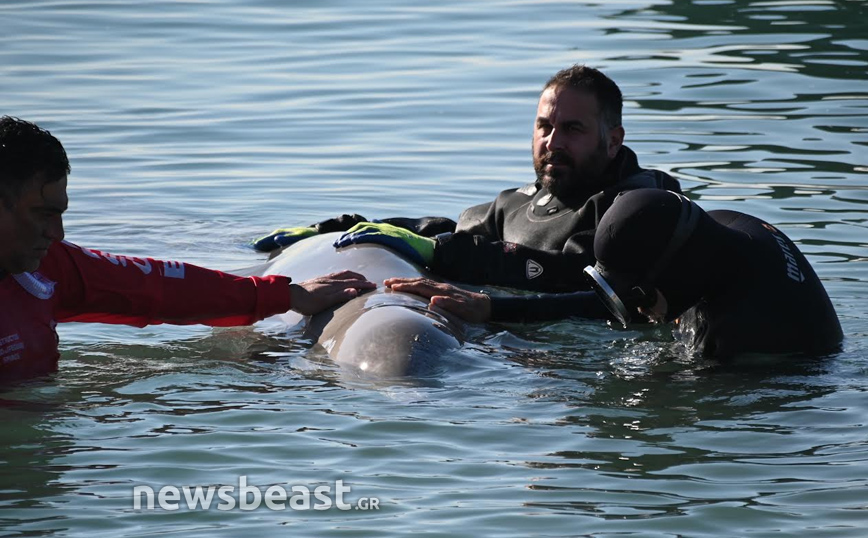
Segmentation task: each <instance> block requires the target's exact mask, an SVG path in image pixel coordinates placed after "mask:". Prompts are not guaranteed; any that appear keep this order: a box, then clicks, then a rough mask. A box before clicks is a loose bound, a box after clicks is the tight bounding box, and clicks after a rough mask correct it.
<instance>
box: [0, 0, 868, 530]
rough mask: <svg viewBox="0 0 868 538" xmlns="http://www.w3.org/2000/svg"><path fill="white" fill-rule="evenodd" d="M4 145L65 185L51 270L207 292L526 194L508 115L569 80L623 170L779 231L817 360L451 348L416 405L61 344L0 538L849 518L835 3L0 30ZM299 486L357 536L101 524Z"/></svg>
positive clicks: (864, 337) (303, 376)
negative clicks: (15, 134)
mask: <svg viewBox="0 0 868 538" xmlns="http://www.w3.org/2000/svg"><path fill="white" fill-rule="evenodd" d="M0 16H2V18H3V20H4V22H5V26H4V28H5V29H6V30H7V31H6V32H4V33H3V35H0V60H2V65H3V66H4V67H3V76H2V77H0V89H2V92H3V96H4V103H5V109H4V111H3V113H5V114H12V115H17V116H20V117H22V118H24V119H30V120H33V121H37V122H38V123H40V124H43V125H45V126H46V127H48V128H49V129H51V130H52V132H54V133H55V134H57V135H58V136H59V137H60V138H61V140H62V141H63V142H64V144H65V145H66V147H67V150H68V152H69V154H70V157H71V160H72V167H73V174H72V176H71V178H70V194H71V198H72V204H71V207H70V211H69V214H68V217H67V219H66V224H67V237H68V238H69V239H70V240H72V241H74V242H77V243H81V244H84V245H87V246H92V247H99V248H103V249H105V250H109V251H116V252H124V253H129V254H132V255H140V254H146V255H151V256H158V257H167V258H180V259H185V260H189V261H192V262H197V263H202V264H205V265H209V266H214V267H219V268H231V267H241V266H249V265H251V264H252V263H254V261H253V260H257V261H258V260H259V258H258V257H257V256H256V255H255V254H253V253H252V252H251V251H250V250H249V248H248V247H247V246H246V241H248V240H249V239H250V238H252V237H255V236H257V235H261V233H262V232H264V231H268V230H270V229H272V228H274V227H276V226H282V225H304V224H309V223H311V222H315V221H317V220H321V219H324V218H328V217H332V216H334V215H336V214H339V213H341V212H358V213H361V214H363V215H365V216H367V217H370V218H376V217H387V216H419V215H420V214H429V215H444V216H451V217H455V216H457V215H458V213H459V212H460V211H461V210H462V209H464V208H465V207H468V206H470V205H472V204H475V203H480V202H483V201H488V200H490V199H492V198H493V196H494V194H495V193H496V192H498V191H499V190H501V189H504V188H509V187H515V186H518V185H521V184H523V183H526V182H528V181H530V180H531V179H532V171H531V170H532V168H531V160H530V152H529V140H530V127H531V123H532V119H533V114H534V113H535V110H536V108H535V107H536V97H537V93H538V91H539V88H540V87H541V86H542V84H543V82H544V81H545V80H546V79H547V78H548V77H549V76H550V75H551V74H552V73H554V72H555V71H556V70H558V69H560V68H562V67H564V66H566V65H568V64H571V63H574V62H587V63H589V64H592V65H595V66H599V67H602V68H603V69H604V70H605V71H606V72H607V73H609V74H610V75H611V76H612V77H613V78H614V79H615V80H616V81H618V83H619V84H620V85H621V87H622V89H623V91H624V95H625V114H624V117H625V127H626V130H627V144H628V145H630V146H631V147H632V148H633V149H634V150H636V151H637V153H638V154H639V156H640V160H641V162H642V163H643V164H644V165H646V166H653V167H657V168H662V169H665V170H668V171H670V172H671V173H673V174H674V175H676V176H677V177H678V178H679V179H680V180H681V181H682V184H683V186H684V187H685V190H686V191H687V193H688V195H689V196H690V197H691V198H693V199H695V200H697V201H698V202H699V203H700V204H701V205H703V206H704V207H705V208H706V209H721V208H732V209H736V210H740V211H743V212H746V213H751V214H754V215H756V216H758V217H761V218H763V219H765V220H767V221H770V222H771V223H773V224H775V225H776V226H779V227H781V228H782V229H783V230H784V231H785V232H786V233H787V235H789V236H790V237H792V238H793V239H794V240H795V241H796V242H797V243H798V244H799V247H800V248H801V249H802V250H803V251H804V252H805V253H806V254H807V255H808V257H809V259H810V260H811V262H812V264H814V266H815V268H816V270H817V273H818V274H819V275H820V277H821V278H822V279H823V281H824V283H825V285H826V286H827V288H828V290H829V292H830V295H831V297H832V299H833V302H834V304H835V307H836V309H837V310H838V313H839V315H840V317H841V320H842V325H843V327H844V332H845V334H846V341H845V349H844V351H843V352H842V353H839V354H836V355H834V356H832V357H827V358H823V359H820V360H804V359H792V358H791V359H787V360H782V359H779V358H770V357H753V358H751V359H750V360H747V361H742V362H738V363H734V364H724V365H721V364H716V363H713V362H710V361H704V360H700V359H697V358H695V357H692V356H690V355H689V354H687V353H686V352H685V350H684V349H683V347H681V346H680V345H679V344H677V343H676V342H674V341H673V340H672V338H671V335H670V334H669V331H668V330H666V329H663V328H659V327H658V328H653V327H652V328H649V329H643V330H621V329H615V328H609V327H606V326H604V325H601V324H599V323H596V322H586V321H580V320H568V321H564V322H559V323H552V324H545V325H543V324H538V325H525V326H514V325H506V326H491V327H484V328H483V327H479V328H474V329H473V331H475V332H474V333H472V334H470V335H469V340H470V343H469V344H468V345H466V346H465V347H464V348H463V349H462V350H460V351H459V352H457V353H455V354H452V355H449V356H448V357H446V358H445V359H444V361H443V363H442V364H441V365H437V367H436V368H433V369H432V370H431V371H430V372H429V375H426V376H425V377H419V378H409V379H405V380H400V381H396V380H389V381H387V382H378V381H376V380H370V379H364V378H359V377H357V376H355V375H354V374H351V373H348V372H346V371H342V370H340V369H339V368H336V367H335V366H334V365H333V364H331V362H330V361H329V360H328V359H327V357H326V356H325V354H324V353H323V352H322V351H321V350H318V349H316V348H312V347H311V343H310V342H309V341H306V340H305V338H304V337H303V334H301V333H300V332H297V331H296V332H290V333H289V334H284V333H282V332H281V331H280V330H279V329H277V328H275V327H273V326H269V325H265V326H260V327H258V328H255V329H238V330H234V329H233V330H218V331H211V330H209V329H204V328H201V327H184V328H170V327H155V328H149V329H144V330H139V329H128V328H121V327H106V326H85V325H77V324H72V325H69V326H65V327H62V328H61V337H62V339H63V349H62V351H63V360H62V361H61V370H60V372H58V373H57V374H55V375H53V376H50V377H48V378H46V379H42V380H37V381H34V382H31V383H27V384H24V385H20V386H15V387H8V388H4V389H0V422H2V425H3V432H4V441H5V442H4V443H3V446H2V448H0V460H2V461H3V462H4V465H3V466H2V467H0V508H2V510H0V529H2V531H5V532H6V533H7V534H13V535H16V534H17V535H30V536H39V535H52V534H57V535H94V534H100V535H112V536H113V535H123V536H140V535H145V534H157V533H159V534H171V533H176V534H182V533H183V534H184V535H185V536H196V535H202V536H209V537H210V536H215V535H226V536H236V535H237V534H238V529H239V528H241V527H242V525H243V528H244V530H245V531H246V532H249V533H255V532H263V533H273V532H274V531H275V530H278V531H282V530H283V528H284V527H289V529H290V531H289V532H291V533H296V534H302V535H316V536H331V535H377V536H382V535H402V534H408V533H409V532H413V531H419V530H420V529H426V530H427V531H428V532H429V533H440V534H442V535H448V536H482V535H498V536H518V535H520V536H527V535H539V534H545V535H550V536H575V535H586V536H603V535H611V534H615V533H619V534H623V535H635V536H673V535H685V536H742V535H747V534H753V535H771V534H772V533H775V534H776V535H777V534H780V535H807V534H810V535H812V536H813V535H828V536H832V535H834V536H854V537H855V536H861V535H862V534H863V532H864V531H862V529H863V528H864V527H865V524H866V522H868V517H866V510H865V499H866V494H868V483H866V480H865V479H864V477H865V476H866V471H868V445H866V442H865V426H864V417H865V416H866V415H868V408H866V401H868V400H866V399H865V393H866V388H868V387H866V384H865V381H864V380H865V364H864V362H865V356H866V348H868V344H866V343H868V331H866V326H868V324H866V319H868V316H866V311H865V306H864V305H865V303H866V293H865V283H866V281H868V274H866V262H868V254H866V253H868V250H866V246H868V245H866V240H865V237H866V233H865V231H866V227H868V226H866V212H868V211H866V209H868V208H866V204H868V194H866V193H868V165H866V161H865V158H864V153H865V148H866V146H868V91H866V89H865V85H864V79H865V77H866V67H868V41H866V38H865V31H864V24H862V23H861V22H860V21H864V20H865V19H866V16H868V7H866V3H865V2H862V1H853V0H844V1H834V2H833V1H829V0H809V1H798V2H796V1H770V2H764V1H747V0H744V1H742V0H738V1H730V0H694V1H690V2H687V1H685V2H680V1H679V2H669V3H661V2H639V1H637V2H632V1H624V2H606V3H597V4H589V3H574V2H543V3H535V2H526V1H522V0H519V1H499V0H490V1H485V2H451V3H450V2H446V3H442V2H441V3H438V4H437V5H422V4H419V5H415V4H412V3H406V2H400V1H398V0H375V1H373V2H366V3H363V4H362V3H351V2H347V1H342V0H334V1H329V2H325V3H322V2H320V3H316V2H294V3H292V6H288V5H287V4H286V3H284V2H276V1H274V0H256V1H254V2H237V1H233V0H225V1H216V0H207V1H205V2H163V1H159V2H151V3H147V4H132V3H124V2H110V1H97V2H91V3H80V2H74V1H65V0H63V1H56V2H42V1H40V2H20V1H17V2H4V3H3V4H2V5H0ZM241 475H245V476H247V477H248V479H249V481H250V483H253V484H259V485H268V484H280V485H284V486H285V485H288V484H299V485H311V484H322V483H326V482H329V481H333V480H337V479H342V480H344V481H345V482H347V483H349V484H350V485H351V486H352V487H353V494H352V496H353V497H354V498H359V497H362V496H366V497H378V498H380V499H381V506H382V508H381V510H379V511H377V512H352V511H351V512H341V511H336V510H332V511H327V512H322V513H321V512H317V513H314V512H272V511H269V510H266V509H260V510H258V511H256V513H255V515H252V516H251V515H250V514H248V513H244V512H241V511H234V512H220V511H216V510H213V509H212V510H210V511H188V510H182V511H180V513H168V512H160V511H157V512H137V511H134V510H132V502H131V491H132V488H133V487H134V486H135V485H150V486H154V487H156V488H157V489H158V487H159V486H161V485H169V484H171V485H177V486H182V485H191V486H195V485H215V484H237V483H238V477H239V476H241ZM2 533H3V532H0V534H2Z"/></svg>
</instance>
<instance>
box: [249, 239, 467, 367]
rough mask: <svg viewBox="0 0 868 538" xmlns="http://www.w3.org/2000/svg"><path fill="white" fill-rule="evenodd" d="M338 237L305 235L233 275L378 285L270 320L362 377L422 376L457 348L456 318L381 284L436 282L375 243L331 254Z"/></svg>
mask: <svg viewBox="0 0 868 538" xmlns="http://www.w3.org/2000/svg"><path fill="white" fill-rule="evenodd" d="M340 235H341V233H340V232H335V233H328V234H320V235H315V236H312V237H308V238H306V239H303V240H301V241H299V242H297V243H295V244H293V245H290V246H288V247H285V248H283V249H282V250H280V251H278V252H277V253H275V254H272V256H271V258H270V259H269V260H268V261H266V262H265V263H262V264H260V265H257V266H253V267H248V268H245V269H241V270H238V271H233V273H236V274H240V275H257V276H268V275H283V276H287V277H290V278H291V279H292V281H293V282H301V281H303V280H307V279H310V278H315V277H318V276H323V275H326V274H328V273H334V272H337V271H342V270H352V271H355V272H357V273H361V274H362V275H364V276H365V277H366V278H367V279H368V280H370V281H372V282H376V283H378V286H377V288H376V289H375V290H371V291H368V292H365V293H363V294H362V295H360V296H358V297H355V298H353V299H351V300H349V301H347V302H345V303H343V304H341V305H338V306H336V307H332V308H330V309H328V310H325V311H323V312H321V313H319V314H317V315H315V316H303V315H301V314H298V313H296V312H292V311H290V312H286V313H284V314H279V315H278V316H276V318H278V319H279V320H280V321H281V322H282V323H284V324H285V325H286V326H287V327H288V328H291V327H298V326H300V325H301V326H303V335H304V337H305V338H308V339H311V340H313V341H314V342H316V344H317V345H319V346H322V348H323V349H325V351H326V352H327V353H328V356H329V357H330V358H331V359H332V360H333V361H334V362H335V363H337V364H338V365H340V366H341V367H342V368H348V369H352V370H355V371H356V372H358V373H360V374H363V375H366V376H376V377H400V376H407V375H413V374H416V373H419V372H423V371H425V370H426V369H428V368H430V365H431V364H432V363H434V362H435V361H438V360H440V359H441V358H443V357H444V356H445V355H446V354H447V353H449V352H450V351H452V350H455V349H457V348H459V347H460V346H461V345H462V344H463V342H464V335H465V331H466V325H465V323H464V322H463V321H461V320H460V319H459V318H457V317H455V316H453V315H450V314H449V313H447V312H445V311H443V310H439V309H432V308H429V306H428V300H427V299H424V298H422V297H419V296H416V295H411V294H408V293H401V292H396V291H392V290H391V289H389V288H386V287H384V286H383V284H382V282H383V280H385V279H386V278H390V277H418V276H424V277H426V278H431V279H432V280H442V279H439V278H438V277H437V276H435V275H433V274H431V273H429V272H427V271H426V270H425V269H424V268H422V267H420V266H419V265H417V264H415V263H413V262H411V261H409V260H408V259H406V258H404V257H403V256H402V255H400V254H398V253H396V252H395V251H393V250H391V249H389V248H387V247H384V246H382V245H376V244H361V245H351V246H348V247H343V248H341V249H335V247H334V246H333V243H334V241H335V239H337V238H338V237H340Z"/></svg>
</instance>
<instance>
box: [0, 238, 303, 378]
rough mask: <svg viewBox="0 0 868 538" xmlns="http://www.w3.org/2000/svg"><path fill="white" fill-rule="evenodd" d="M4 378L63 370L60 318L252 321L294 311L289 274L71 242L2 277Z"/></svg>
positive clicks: (0, 372) (0, 367)
mask: <svg viewBox="0 0 868 538" xmlns="http://www.w3.org/2000/svg"><path fill="white" fill-rule="evenodd" d="M0 304H2V308H0V381H2V380H4V379H8V378H11V377H16V378H17V377H22V376H32V375H39V374H43V373H46V372H50V371H53V370H55V369H56V368H57V361H58V359H59V358H60V354H59V353H58V350H57V344H58V338H57V332H56V331H55V327H56V325H57V323H58V322H63V321H81V322H99V323H119V324H126V325H135V326H137V327H144V326H145V325H149V324H157V323H173V324H176V325H190V324H197V323H201V324H205V325H211V326H215V327H229V326H235V325H249V324H251V323H253V322H255V321H258V320H260V319H263V318H266V317H268V316H271V315H274V314H279V313H282V312H286V311H287V310H289V309H290V291H289V279H288V278H286V277H282V276H268V277H264V278H259V277H239V276H235V275H230V274H227V273H222V272H220V271H212V270H210V269H203V268H201V267H197V266H195V265H189V264H186V263H180V262H170V261H159V260H153V259H151V258H144V259H143V258H132V257H125V256H114V255H112V254H108V253H104V252H99V251H96V250H89V249H86V248H82V247H79V246H76V245H73V244H72V243H67V242H66V241H63V242H60V243H55V244H54V245H52V246H51V248H50V249H49V250H48V254H47V255H46V257H45V258H44V259H43V260H42V263H41V264H40V266H39V269H38V270H37V271H35V272H33V273H20V274H17V275H6V276H5V277H2V279H0Z"/></svg>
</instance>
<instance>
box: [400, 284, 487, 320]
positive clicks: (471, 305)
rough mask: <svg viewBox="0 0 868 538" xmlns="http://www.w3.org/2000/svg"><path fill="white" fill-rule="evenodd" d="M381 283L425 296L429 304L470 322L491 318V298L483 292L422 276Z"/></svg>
mask: <svg viewBox="0 0 868 538" xmlns="http://www.w3.org/2000/svg"><path fill="white" fill-rule="evenodd" d="M383 284H385V285H386V287H388V288H391V289H393V290H395V291H401V292H404V293H412V294H414V295H420V296H422V297H425V298H426V299H428V300H429V303H428V305H429V306H432V307H433V306H436V307H438V308H442V309H443V310H445V311H447V312H449V313H451V314H455V315H456V316H458V317H460V318H461V319H463V320H465V321H469V322H470V323H484V322H486V321H488V320H489V319H491V298H490V297H489V296H488V295H485V294H484V293H476V292H472V291H467V290H465V289H461V288H459V287H458V286H453V285H452V284H444V283H443V282H435V281H433V280H430V279H427V278H422V277H416V278H389V279H386V280H385V281H384V282H383Z"/></svg>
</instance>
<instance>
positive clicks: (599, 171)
mask: <svg viewBox="0 0 868 538" xmlns="http://www.w3.org/2000/svg"><path fill="white" fill-rule="evenodd" d="M622 107H623V97H622V95H621V90H620V89H619V88H618V85H617V84H615V82H613V81H612V80H611V79H610V78H609V77H607V76H606V75H604V74H603V73H602V72H600V71H599V70H597V69H594V68H591V67H587V66H583V65H574V66H572V67H569V68H567V69H564V70H562V71H559V72H558V73H557V74H555V75H554V76H553V77H552V78H551V79H549V80H548V82H546V84H545V86H544V87H543V90H542V93H541V95H540V99H539V104H538V106H537V114H536V121H535V122H534V129H533V146H532V150H533V165H534V170H535V171H536V181H535V182H533V183H530V184H528V185H525V186H523V187H521V188H516V189H509V190H506V191H503V192H501V193H500V195H498V197H497V199H496V200H494V202H490V203H486V204H482V205H478V206H474V207H471V208H469V209H467V210H465V211H464V212H463V213H462V214H461V216H460V217H459V219H458V222H457V224H456V223H455V222H453V221H451V220H449V219H445V218H440V217H426V218H423V219H405V218H393V219H384V220H381V221H378V222H366V221H365V219H364V217H360V216H359V215H342V216H341V217H338V218H336V219H329V220H327V221H323V222H321V223H318V224H315V225H313V226H311V227H307V228H290V229H284V230H277V231H276V232H274V233H272V234H271V235H269V236H266V237H264V238H262V239H260V240H259V241H258V242H257V243H256V246H257V248H259V249H260V250H269V249H272V248H277V247H278V246H284V245H287V244H291V243H293V242H295V241H297V240H298V239H299V238H302V237H305V236H307V235H311V234H315V233H324V232H332V231H345V230H348V231H347V233H345V234H344V236H343V237H341V238H340V239H339V240H338V241H337V242H336V243H335V246H337V247H344V246H347V245H351V244H357V243H366V242H369V243H379V244H383V245H386V246H389V247H392V248H394V249H395V250H398V251H400V252H402V253H404V254H406V255H407V256H409V257H410V258H412V259H414V260H415V261H417V262H419V263H421V264H423V265H425V266H427V267H428V268H429V269H430V270H431V271H432V272H433V273H435V274H438V275H440V276H443V277H445V278H449V279H452V280H455V281H459V282H466V283H471V284H488V285H499V286H508V287H513V288H520V289H528V290H537V291H549V292H555V291H576V290H585V289H588V283H587V281H586V280H585V279H584V278H583V275H582V272H581V268H582V267H585V266H587V265H594V263H595V260H594V247H593V245H594V233H595V231H596V229H597V224H598V223H599V222H600V219H601V218H602V217H603V214H604V213H605V212H606V210H607V209H608V208H609V206H610V205H611V204H612V201H613V200H614V199H615V196H617V194H618V193H619V192H622V191H626V190H631V189H636V188H661V189H666V190H670V191H674V192H676V193H680V192H681V188H680V186H679V184H678V181H676V180H675V179H674V178H672V177H671V176H669V175H668V174H666V173H665V172H662V171H659V170H645V169H643V168H641V167H640V166H639V163H638V160H637V158H636V154H635V153H634V152H633V151H632V150H631V149H630V148H628V147H627V146H625V145H624V144H623V142H624V127H623V126H622V124H621V109H622ZM350 226H353V227H352V228H350ZM577 268H578V269H577Z"/></svg>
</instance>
